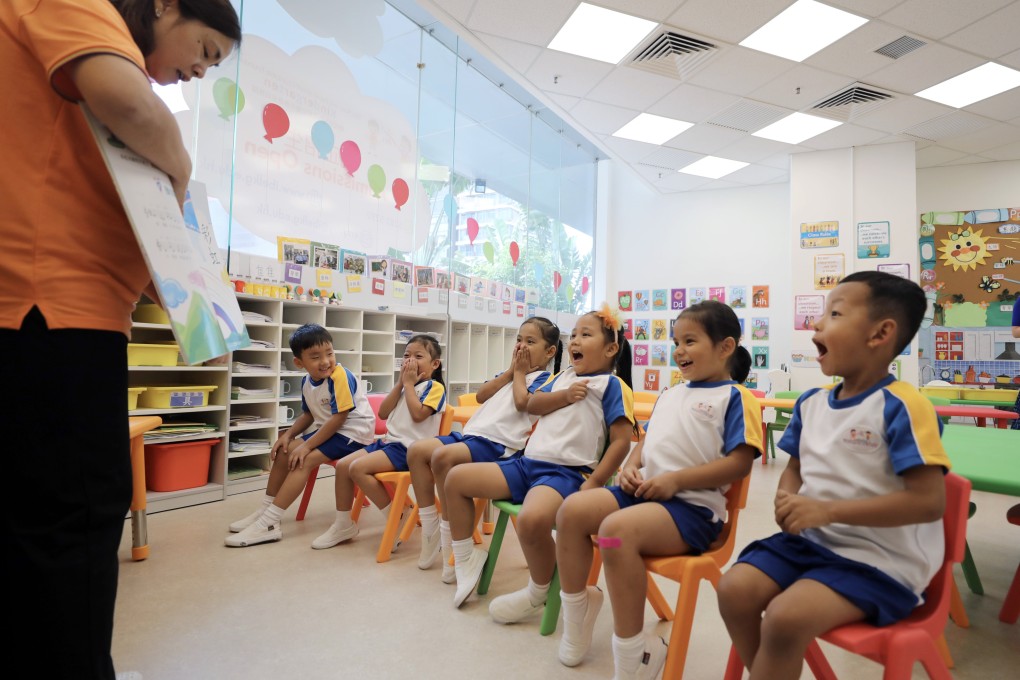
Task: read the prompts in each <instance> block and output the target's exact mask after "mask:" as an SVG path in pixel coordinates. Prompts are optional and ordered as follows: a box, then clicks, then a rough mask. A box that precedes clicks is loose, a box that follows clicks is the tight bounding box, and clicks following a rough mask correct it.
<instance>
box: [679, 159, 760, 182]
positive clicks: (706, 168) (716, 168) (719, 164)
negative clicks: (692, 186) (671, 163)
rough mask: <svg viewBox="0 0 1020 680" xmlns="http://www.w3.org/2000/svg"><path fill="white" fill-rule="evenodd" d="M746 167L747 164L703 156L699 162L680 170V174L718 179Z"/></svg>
mask: <svg viewBox="0 0 1020 680" xmlns="http://www.w3.org/2000/svg"><path fill="white" fill-rule="evenodd" d="M748 165H749V163H744V162H743V161H731V160H730V159H728V158H719V157H718V156H705V157H704V158H702V159H701V160H700V161H695V162H693V163H691V164H690V165H688V166H687V167H685V168H680V172H682V173H685V174H688V175H697V176H699V177H709V178H711V179H719V178H720V177H725V176H726V175H728V174H730V173H731V172H736V171H737V170H740V169H741V168H746V167H747V166H748Z"/></svg>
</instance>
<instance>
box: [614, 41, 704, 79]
mask: <svg viewBox="0 0 1020 680" xmlns="http://www.w3.org/2000/svg"><path fill="white" fill-rule="evenodd" d="M718 51H719V48H718V47H716V46H715V45H714V44H712V43H710V42H708V41H707V40H703V39H701V38H695V37H693V36H690V35H682V34H680V33H676V32H674V31H665V32H663V33H660V34H659V35H657V36H655V37H654V38H652V40H651V42H649V43H648V44H647V45H646V46H645V47H643V48H639V50H638V52H637V54H636V55H635V56H634V57H633V58H632V59H631V64H630V65H631V66H635V67H637V68H640V69H644V70H646V71H651V72H652V73H658V74H659V75H664V76H669V77H670V78H679V79H680V80H686V79H687V78H689V77H690V76H691V75H692V74H693V73H694V72H695V71H696V70H698V69H699V68H701V66H702V65H704V63H705V62H706V61H708V60H709V59H711V58H712V57H713V56H715V54H716V53H717V52H718Z"/></svg>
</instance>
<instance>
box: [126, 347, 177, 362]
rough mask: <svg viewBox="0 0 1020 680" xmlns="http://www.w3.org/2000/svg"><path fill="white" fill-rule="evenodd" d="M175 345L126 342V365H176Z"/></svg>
mask: <svg viewBox="0 0 1020 680" xmlns="http://www.w3.org/2000/svg"><path fill="white" fill-rule="evenodd" d="M177 352H178V349H177V345H176V344H167V345H147V344H143V343H137V342H129V343H128V366H176V365H177Z"/></svg>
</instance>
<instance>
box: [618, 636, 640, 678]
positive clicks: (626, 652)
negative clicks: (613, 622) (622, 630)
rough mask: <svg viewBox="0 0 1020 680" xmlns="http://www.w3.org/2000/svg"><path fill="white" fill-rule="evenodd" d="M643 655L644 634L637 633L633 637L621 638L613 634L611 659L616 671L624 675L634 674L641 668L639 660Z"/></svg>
mask: <svg viewBox="0 0 1020 680" xmlns="http://www.w3.org/2000/svg"><path fill="white" fill-rule="evenodd" d="M644 653H645V634H644V632H641V633H638V634H637V635H635V636H634V637H629V638H621V637H617V635H616V633H613V659H614V660H615V663H616V668H617V670H620V671H623V672H625V673H636V672H637V669H638V667H639V666H641V658H642V657H643V656H644Z"/></svg>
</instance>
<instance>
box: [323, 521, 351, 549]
mask: <svg viewBox="0 0 1020 680" xmlns="http://www.w3.org/2000/svg"><path fill="white" fill-rule="evenodd" d="M357 535H358V524H357V522H351V523H350V524H348V525H347V526H340V525H339V524H337V523H336V522H333V523H332V524H331V525H330V526H329V528H328V529H326V533H324V534H322V535H321V536H319V537H318V538H317V539H315V540H314V541H312V548H314V549H315V550H325V549H326V548H332V547H333V546H334V545H336V544H338V543H343V542H344V541H349V540H351V539H352V538H354V537H355V536H357Z"/></svg>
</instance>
